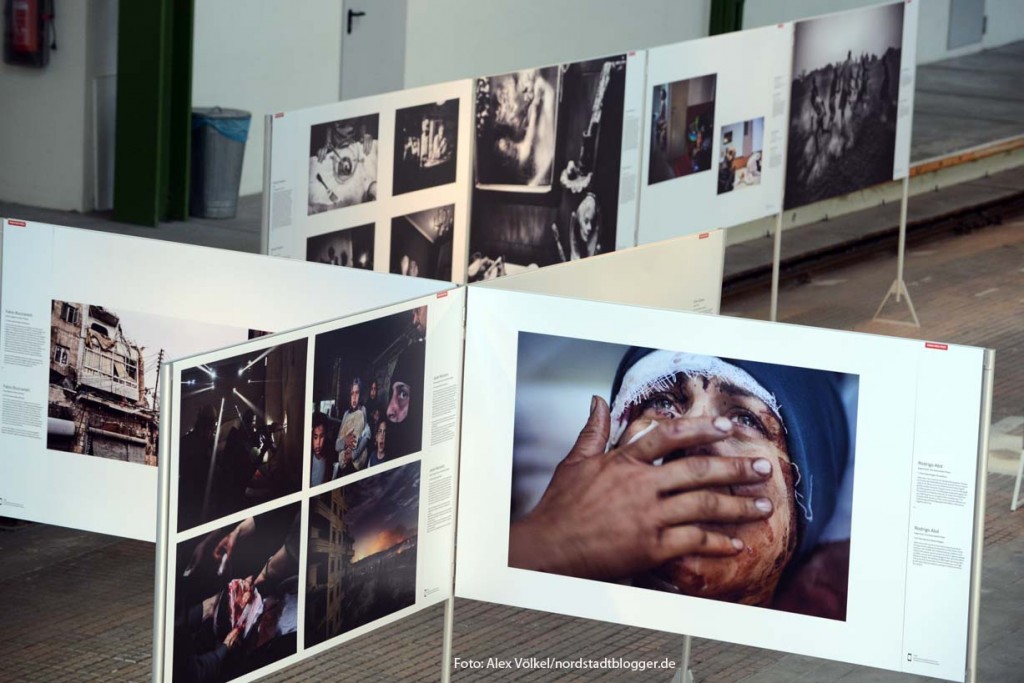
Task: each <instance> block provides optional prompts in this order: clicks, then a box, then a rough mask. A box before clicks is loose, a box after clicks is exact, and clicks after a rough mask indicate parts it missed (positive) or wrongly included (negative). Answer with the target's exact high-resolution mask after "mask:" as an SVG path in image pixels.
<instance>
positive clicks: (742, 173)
mask: <svg viewBox="0 0 1024 683" xmlns="http://www.w3.org/2000/svg"><path fill="white" fill-rule="evenodd" d="M721 138H722V139H721V140H720V141H719V143H718V150H719V152H718V157H719V158H718V194H724V193H726V192H732V191H733V190H740V189H743V188H745V187H753V186H755V185H760V184H761V172H762V170H763V165H764V117H760V118H756V119H753V120H750V121H740V122H739V123H733V124H730V125H728V126H722V133H721Z"/></svg>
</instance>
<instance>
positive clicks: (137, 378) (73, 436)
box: [46, 300, 246, 466]
mask: <svg viewBox="0 0 1024 683" xmlns="http://www.w3.org/2000/svg"><path fill="white" fill-rule="evenodd" d="M245 339H246V331H245V330H244V329H239V328H234V327H227V326H225V325H210V324H208V323H199V322H194V321H190V320H181V319H178V318H169V317H166V316H160V315H151V314H149V313H139V312H137V311H131V310H124V309H114V308H108V307H106V306H99V305H95V304H87V303H81V302H73V301H57V300H54V301H52V303H51V311H50V392H49V393H50V399H49V410H48V413H47V418H48V419H47V430H46V447H47V448H49V449H50V450H55V451H68V452H70V453H80V454H82V455H93V456H97V457H100V458H105V459H108V460H114V461H121V462H128V463H135V464H139V465H152V466H155V465H156V464H157V433H158V431H159V426H160V425H159V422H160V405H159V401H158V400H157V399H158V396H159V393H158V392H159V385H158V383H157V376H158V375H159V372H160V365H161V363H163V362H164V361H167V360H170V359H172V358H180V357H182V356H188V355H191V354H193V353H198V352H201V351H208V350H210V349H216V348H220V347H223V346H230V345H232V344H237V343H238V342H241V341H245Z"/></svg>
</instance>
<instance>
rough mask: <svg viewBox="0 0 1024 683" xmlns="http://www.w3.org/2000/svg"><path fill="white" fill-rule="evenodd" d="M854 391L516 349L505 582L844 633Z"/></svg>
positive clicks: (568, 351)
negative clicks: (723, 605)
mask: <svg viewBox="0 0 1024 683" xmlns="http://www.w3.org/2000/svg"><path fill="white" fill-rule="evenodd" d="M858 386H859V382H858V377H857V376H855V375H849V374H843V373H837V372H829V371H824V370H811V369H807V368H800V367H792V366H785V365H775V364H771V363H762V362H756V361H749V360H741V359H735V358H723V357H716V356H708V355H697V354H691V353H685V352H677V351H668V350H659V349H649V348H640V347H627V346H622V345H617V344H607V343H603V342H594V341H588V340H581V339H573V338H568V337H555V336H548V335H539V334H531V333H525V332H524V333H520V337H519V354H518V370H517V380H516V413H515V436H514V444H513V465H512V509H511V526H510V530H509V557H508V563H509V566H510V567H514V568H519V569H527V570H533V571H543V572H547V573H553V574H561V575H563V576H572V577H577V578H582V579H591V580H597V581H607V582H614V583H620V584H626V585H631V586H635V587H638V588H643V589H650V590H657V591H665V592H669V593H675V594H680V595H688V596H693V597H700V598H707V599H711V600H722V601H728V602H733V603H738V604H744V605H754V606H759V607H766V608H770V609H775V610H781V611H786V612H795V613H799V614H806V615H811V616H816V617H822V618H827V619H836V620H843V621H845V619H846V608H847V589H848V584H849V565H850V528H851V516H852V510H851V507H852V486H853V465H854V452H855V436H856V434H855V431H856V410H857V395H858Z"/></svg>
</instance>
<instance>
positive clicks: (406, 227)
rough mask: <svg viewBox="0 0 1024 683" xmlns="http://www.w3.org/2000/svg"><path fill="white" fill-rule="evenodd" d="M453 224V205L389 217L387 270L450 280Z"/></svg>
mask: <svg viewBox="0 0 1024 683" xmlns="http://www.w3.org/2000/svg"><path fill="white" fill-rule="evenodd" d="M454 225H455V205H454V204H449V205H447V206H439V207H437V208H436V209H427V210H426V211H417V212H416V213H411V214H409V215H407V216H398V217H397V218H393V219H392V220H391V272H392V273H397V274H399V275H408V276H410V277H426V278H431V279H433V280H451V279H452V233H453V227H454Z"/></svg>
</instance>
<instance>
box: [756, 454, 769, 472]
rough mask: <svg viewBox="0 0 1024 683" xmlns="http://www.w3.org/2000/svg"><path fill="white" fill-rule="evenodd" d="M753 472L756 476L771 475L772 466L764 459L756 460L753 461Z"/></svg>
mask: <svg viewBox="0 0 1024 683" xmlns="http://www.w3.org/2000/svg"><path fill="white" fill-rule="evenodd" d="M754 471H755V472H757V473H758V474H771V473H772V464H771V463H770V462H768V461H767V460H765V459H764V458H758V459H757V460H755V461H754Z"/></svg>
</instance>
